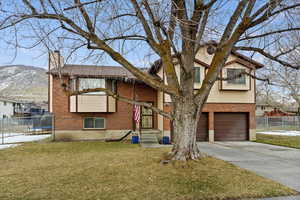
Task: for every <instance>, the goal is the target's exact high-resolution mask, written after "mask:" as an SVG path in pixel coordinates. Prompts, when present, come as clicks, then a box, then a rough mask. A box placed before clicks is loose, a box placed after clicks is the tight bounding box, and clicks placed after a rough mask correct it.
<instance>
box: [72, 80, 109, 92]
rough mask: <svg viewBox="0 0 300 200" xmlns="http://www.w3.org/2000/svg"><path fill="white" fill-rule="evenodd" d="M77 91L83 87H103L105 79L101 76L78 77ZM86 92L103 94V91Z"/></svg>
mask: <svg viewBox="0 0 300 200" xmlns="http://www.w3.org/2000/svg"><path fill="white" fill-rule="evenodd" d="M78 80H79V85H78V89H79V91H82V90H84V89H94V88H105V79H103V78H79V79H78ZM87 94H105V92H101V91H99V92H89V93H87Z"/></svg>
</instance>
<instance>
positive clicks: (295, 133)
mask: <svg viewBox="0 0 300 200" xmlns="http://www.w3.org/2000/svg"><path fill="white" fill-rule="evenodd" d="M258 133H259V134H265V135H283V136H300V131H285V130H278V131H263V132H258Z"/></svg>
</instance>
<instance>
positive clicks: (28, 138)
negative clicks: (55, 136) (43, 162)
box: [4, 135, 51, 143]
mask: <svg viewBox="0 0 300 200" xmlns="http://www.w3.org/2000/svg"><path fill="white" fill-rule="evenodd" d="M50 136H51V135H16V136H13V137H6V138H4V143H18V142H34V141H39V140H43V139H46V138H49V137H50Z"/></svg>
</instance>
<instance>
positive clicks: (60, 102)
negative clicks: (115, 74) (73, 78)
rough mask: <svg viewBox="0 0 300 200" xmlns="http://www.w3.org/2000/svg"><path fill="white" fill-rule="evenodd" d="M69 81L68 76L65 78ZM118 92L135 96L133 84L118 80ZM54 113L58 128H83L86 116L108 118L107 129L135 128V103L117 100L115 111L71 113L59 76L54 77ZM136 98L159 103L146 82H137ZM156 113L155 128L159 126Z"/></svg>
mask: <svg viewBox="0 0 300 200" xmlns="http://www.w3.org/2000/svg"><path fill="white" fill-rule="evenodd" d="M63 81H64V82H67V78H65V79H64V80H63ZM117 91H118V94H119V95H121V96H124V97H127V98H130V99H132V98H133V91H134V87H133V84H130V83H125V82H122V81H118V82H117ZM52 92H53V113H54V114H55V127H56V129H57V130H81V129H83V118H84V117H104V118H106V129H108V130H128V129H132V128H133V122H132V112H133V105H132V104H128V103H125V102H122V101H117V112H115V113H71V112H69V97H68V96H67V94H66V93H65V92H64V91H63V88H62V87H61V86H60V80H59V79H58V78H54V79H53V91H52ZM136 100H139V101H151V102H153V103H154V105H156V104H157V98H156V91H155V90H154V89H152V88H150V87H148V86H146V85H144V84H136ZM156 121H157V120H156V115H155V123H154V128H156V127H157V123H156Z"/></svg>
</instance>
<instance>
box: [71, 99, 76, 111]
mask: <svg viewBox="0 0 300 200" xmlns="http://www.w3.org/2000/svg"><path fill="white" fill-rule="evenodd" d="M70 112H76V96H70Z"/></svg>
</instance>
